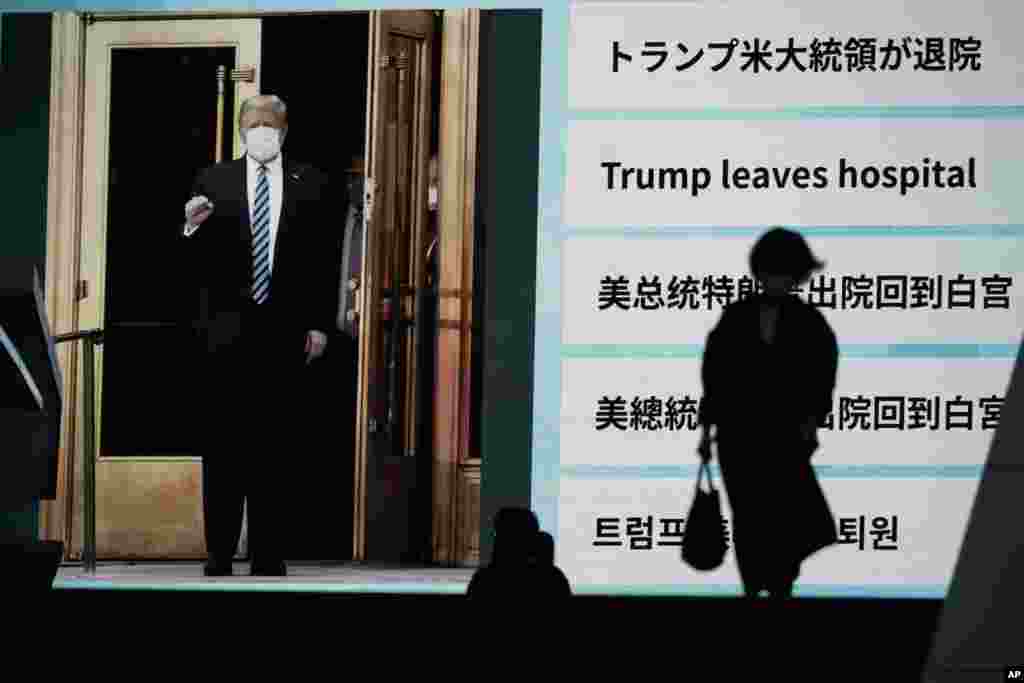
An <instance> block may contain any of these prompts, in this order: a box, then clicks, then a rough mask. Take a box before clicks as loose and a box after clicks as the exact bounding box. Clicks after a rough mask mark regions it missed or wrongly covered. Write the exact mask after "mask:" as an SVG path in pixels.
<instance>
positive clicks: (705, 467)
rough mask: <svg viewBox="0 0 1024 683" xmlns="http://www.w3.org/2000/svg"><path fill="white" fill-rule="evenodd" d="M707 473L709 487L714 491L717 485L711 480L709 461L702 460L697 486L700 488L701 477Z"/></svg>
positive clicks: (698, 471)
mask: <svg viewBox="0 0 1024 683" xmlns="http://www.w3.org/2000/svg"><path fill="white" fill-rule="evenodd" d="M705 474H706V475H707V478H708V489H709V490H710V491H714V490H715V485H714V483H713V482H712V480H711V464H710V463H707V462H701V464H700V469H698V470H697V488H698V489H699V488H700V482H701V479H703V478H704V475H705Z"/></svg>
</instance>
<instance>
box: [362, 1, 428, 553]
mask: <svg viewBox="0 0 1024 683" xmlns="http://www.w3.org/2000/svg"><path fill="white" fill-rule="evenodd" d="M434 49H435V45H434V18H433V14H432V13H431V12H429V11H378V12H372V13H371V17H370V60H369V67H368V71H369V73H368V83H369V88H368V94H367V97H368V100H367V136H366V139H367V148H366V176H367V177H366V196H365V202H366V206H365V211H364V214H363V215H364V220H365V225H364V230H363V264H364V266H363V271H362V281H361V282H354V283H352V287H353V288H355V291H356V292H357V299H358V302H359V304H358V305H359V309H358V312H357V315H358V329H359V369H360V370H359V393H358V408H357V424H356V451H355V452H356V457H355V462H356V465H355V469H356V471H355V491H354V493H355V495H354V501H355V503H354V507H355V509H354V527H355V528H354V530H353V531H354V544H353V558H354V559H356V560H370V561H384V562H417V561H426V560H428V559H429V547H430V546H429V533H430V520H429V516H430V504H429V500H428V501H426V502H425V501H424V498H423V495H422V494H423V492H424V491H429V489H430V480H429V474H428V476H427V478H426V479H427V480H426V481H420V480H421V479H423V477H422V472H423V470H424V467H423V465H424V464H426V465H427V466H428V468H429V458H430V453H429V452H423V450H422V449H420V450H419V451H418V450H417V447H416V446H417V443H416V434H417V430H416V425H417V424H418V423H419V421H420V420H421V419H431V417H432V415H431V414H430V413H429V412H426V413H424V414H422V415H420V413H422V412H423V411H424V406H423V405H422V402H419V403H420V404H419V405H418V402H417V400H416V397H417V396H418V395H420V394H421V392H420V391H419V390H418V389H419V387H418V386H417V384H418V383H420V382H422V381H423V380H421V379H420V377H421V375H422V373H421V372H419V369H420V368H418V367H417V353H416V349H417V343H418V342H419V341H420V340H419V339H417V336H418V334H422V332H418V331H417V330H418V327H419V326H418V325H417V324H416V322H417V316H418V315H422V307H421V306H420V305H419V303H418V301H419V297H418V295H419V294H420V293H421V292H422V291H423V290H424V288H425V286H426V267H425V260H426V252H427V247H428V246H429V245H428V243H427V239H426V236H427V225H428V190H427V188H428V173H427V170H428V162H429V154H430V131H431V126H432V125H433V124H434V122H433V121H431V116H432V114H431V112H432V108H431V87H432V85H433V84H432V78H431V70H432V63H433V62H432V59H431V55H432V51H433V50H434ZM424 459H427V462H426V463H424ZM427 471H428V473H429V469H428V470H427ZM424 516H426V519H424ZM422 530H425V533H426V534H427V536H428V537H427V538H426V539H424V538H422V535H423V533H424V532H423V531H422Z"/></svg>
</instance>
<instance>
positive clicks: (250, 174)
mask: <svg viewBox="0 0 1024 683" xmlns="http://www.w3.org/2000/svg"><path fill="white" fill-rule="evenodd" d="M245 162H246V174H245V180H246V185H247V187H246V192H247V196H248V199H249V221H250V226H252V221H253V219H254V218H255V216H254V215H253V208H254V207H255V204H256V181H257V180H258V179H259V168H260V163H259V162H258V161H256V160H255V159H253V158H252V157H251V156H249V155H248V154H246V155H245ZM266 166H267V180H268V181H270V254H269V257H270V263H269V268H270V271H271V272H273V270H274V245H275V244H276V243H277V226H278V225H279V224H280V222H281V206H282V205H283V197H284V165H283V163H282V161H281V155H280V154H278V155H277V157H275V158H274V159H272V160H271V161H268V162H267V164H266ZM216 210H217V209H216V207H214V212H216ZM199 227H200V226H198V225H188V224H186V225H185V236H186V237H191V236H192V235H193V234H195V232H196V230H198V229H199Z"/></svg>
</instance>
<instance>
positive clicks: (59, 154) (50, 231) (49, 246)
mask: <svg viewBox="0 0 1024 683" xmlns="http://www.w3.org/2000/svg"><path fill="white" fill-rule="evenodd" d="M307 13H312V12H244V13H243V12H235V13H231V12H211V11H193V12H145V13H142V12H139V13H131V14H126V13H103V14H99V13H97V14H92V15H87V14H85V13H80V12H55V13H53V14H52V21H53V24H52V35H53V43H52V48H51V57H52V61H51V73H50V134H49V141H50V144H49V172H48V183H47V195H48V196H47V219H46V283H45V285H46V307H47V314H48V315H49V317H50V320H51V325H52V328H53V333H54V334H63V333H65V332H69V331H72V330H76V329H77V327H78V324H79V286H78V283H79V280H80V269H79V266H80V262H81V254H82V244H81V239H82V208H83V207H82V201H83V183H82V179H83V174H84V173H85V172H86V169H84V168H83V148H84V144H83V142H84V136H85V130H84V118H85V117H84V105H85V78H86V74H85V44H86V21H87V20H90V19H89V18H91V17H96V18H101V19H117V20H127V19H133V20H134V19H148V20H156V19H172V18H174V19H183V18H191V19H213V18H224V19H229V18H238V19H241V18H252V17H266V16H279V15H282V14H307ZM317 13H319V12H317ZM339 13H340V12H339ZM479 26H480V10H475V9H458V10H444V11H443V31H442V41H441V51H442V58H441V64H442V66H441V82H440V88H441V92H440V99H441V102H440V121H439V125H440V142H439V148H440V152H439V155H438V156H439V162H440V163H439V171H440V188H439V209H438V213H439V216H438V218H439V221H438V223H439V228H438V229H439V240H438V241H439V244H438V248H439V254H440V261H439V264H440V268H439V275H440V277H439V283H438V285H439V296H440V302H439V330H438V344H437V353H436V356H435V365H436V370H437V372H436V373H435V377H436V382H435V404H434V424H435V429H434V434H435V436H434V444H433V446H434V448H433V451H434V453H433V459H434V468H433V469H434V481H433V491H434V505H433V523H432V528H433V532H432V548H433V551H432V555H433V560H434V561H435V562H438V563H442V564H473V563H474V562H475V561H476V558H475V557H474V554H473V548H476V547H478V541H479V513H478V512H474V509H475V510H477V511H478V510H479V504H477V505H475V506H474V505H473V500H474V489H473V487H474V482H475V487H476V488H475V496H476V500H478V497H479V473H480V459H479V457H478V454H472V453H469V415H470V408H471V406H470V405H469V399H470V395H469V377H470V369H471V366H470V362H471V329H470V326H471V324H472V296H473V292H472V283H473V278H472V274H473V221H474V199H475V186H476V155H477V148H476V131H477V79H478V73H479V71H478V63H479ZM58 362H59V363H60V364H61V368H62V369H63V380H64V383H63V387H62V389H63V395H64V397H65V399H64V405H65V410H64V414H63V418H62V424H61V439H60V448H59V468H58V485H57V496H56V499H55V500H53V501H43V503H42V505H41V506H40V508H41V509H40V535H41V536H42V537H43V538H45V539H52V540H61V541H63V542H64V543H65V546H66V547H67V548H68V549H70V548H71V542H72V538H73V537H72V531H73V529H72V520H73V519H74V515H73V512H72V511H73V510H74V508H75V507H76V506H77V505H78V501H77V500H76V492H77V491H76V487H75V485H74V482H75V476H74V475H75V471H76V469H78V468H77V467H76V461H77V460H78V459H79V458H80V457H81V454H82V450H83V448H82V446H83V444H82V438H81V436H82V435H81V429H80V416H81V410H82V400H81V399H82V397H81V393H82V392H81V389H80V383H81V377H80V376H79V375H80V371H81V368H80V363H79V353H78V349H77V348H76V347H75V346H71V345H66V344H65V345H61V346H60V347H58Z"/></svg>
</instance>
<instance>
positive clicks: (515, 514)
mask: <svg viewBox="0 0 1024 683" xmlns="http://www.w3.org/2000/svg"><path fill="white" fill-rule="evenodd" d="M539 531H540V524H538V522H537V516H536V515H535V514H533V511H532V510H528V509H525V508H502V509H501V510H499V511H498V514H497V515H496V516H495V518H494V553H493V555H492V559H491V562H492V563H493V564H497V563H498V562H526V561H528V560H529V558H530V557H531V556H532V555H533V554H534V551H535V549H536V547H537V541H536V539H537V534H538V532H539Z"/></svg>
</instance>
